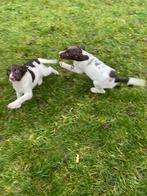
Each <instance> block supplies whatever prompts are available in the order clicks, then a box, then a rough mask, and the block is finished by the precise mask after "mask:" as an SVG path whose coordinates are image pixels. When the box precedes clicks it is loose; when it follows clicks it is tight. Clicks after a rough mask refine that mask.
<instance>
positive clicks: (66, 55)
mask: <svg viewBox="0 0 147 196" xmlns="http://www.w3.org/2000/svg"><path fill="white" fill-rule="evenodd" d="M60 58H61V59H69V60H74V61H86V60H88V59H89V57H88V56H87V55H83V54H82V49H81V48H80V47H78V46H71V47H69V48H67V49H66V50H65V51H64V52H62V53H61V54H60Z"/></svg>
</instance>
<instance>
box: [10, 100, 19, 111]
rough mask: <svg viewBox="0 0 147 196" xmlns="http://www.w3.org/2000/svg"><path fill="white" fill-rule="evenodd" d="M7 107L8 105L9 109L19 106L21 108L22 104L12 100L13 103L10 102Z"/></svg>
mask: <svg viewBox="0 0 147 196" xmlns="http://www.w3.org/2000/svg"><path fill="white" fill-rule="evenodd" d="M7 107H8V108H9V109H17V108H20V107H21V105H20V104H18V103H16V102H15V101H14V102H12V103H9V104H8V105H7Z"/></svg>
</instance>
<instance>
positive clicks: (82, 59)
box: [81, 55, 89, 61]
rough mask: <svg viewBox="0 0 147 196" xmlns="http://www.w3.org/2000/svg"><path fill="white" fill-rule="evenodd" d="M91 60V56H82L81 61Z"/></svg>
mask: <svg viewBox="0 0 147 196" xmlns="http://www.w3.org/2000/svg"><path fill="white" fill-rule="evenodd" d="M88 59H89V56H88V55H82V56H81V61H86V60H88Z"/></svg>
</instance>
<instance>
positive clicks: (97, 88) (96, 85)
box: [90, 81, 105, 94]
mask: <svg viewBox="0 0 147 196" xmlns="http://www.w3.org/2000/svg"><path fill="white" fill-rule="evenodd" d="M93 84H94V87H93V88H91V89H90V90H91V92H92V93H100V94H104V93H105V90H104V89H103V88H102V87H101V86H100V84H99V83H98V82H97V81H93Z"/></svg>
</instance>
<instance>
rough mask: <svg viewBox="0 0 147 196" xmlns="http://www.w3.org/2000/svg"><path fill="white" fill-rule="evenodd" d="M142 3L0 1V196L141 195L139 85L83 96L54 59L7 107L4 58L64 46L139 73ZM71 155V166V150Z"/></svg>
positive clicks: (143, 117) (143, 72)
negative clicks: (30, 90)
mask: <svg viewBox="0 0 147 196" xmlns="http://www.w3.org/2000/svg"><path fill="white" fill-rule="evenodd" d="M145 2H146V1H145V0H123V1H120V0H103V1H100V0H89V1H88V0H64V1H61V0H40V1H39V0H38V1H37V0H28V1H26V0H15V1H14V0H9V1H7V0H1V1H0V73H1V74H0V75H1V76H0V195H1V196H5V195H6V196H9V195H14V196H38V195H40V196H42V195H45V196H91V195H93V196H99V195H104V196H106V195H110V196H111V195H114V196H117V195H118V196H119V195H124V196H126V195H128V196H134V195H135V196H145V195H147V180H146V179H147V156H146V154H147V145H146V144H147V137H146V136H147V135H146V131H147V124H146V121H147V110H146V108H145V107H146V101H147V99H146V95H147V91H146V88H127V87H125V86H122V87H121V88H116V89H113V90H107V93H106V94H104V95H100V94H92V93H91V92H90V88H91V87H92V82H91V81H90V80H89V79H88V78H87V77H86V76H85V75H77V74H72V73H70V72H68V71H66V70H64V69H62V68H60V67H59V66H58V65H55V66H54V67H55V68H56V69H57V70H58V71H59V72H60V76H54V75H51V76H49V77H47V78H45V79H44V83H43V85H42V86H39V87H37V88H35V89H34V96H33V98H32V100H30V101H28V102H26V103H25V104H23V106H22V108H20V109H18V110H8V109H7V107H6V106H7V104H8V103H10V102H11V101H13V100H14V99H15V92H14V90H13V88H12V86H11V85H10V83H9V81H8V79H7V77H6V69H7V67H8V66H9V65H10V64H12V63H24V62H26V61H27V60H29V59H32V58H37V57H43V58H58V52H59V51H60V50H63V49H64V48H65V47H66V46H69V45H74V44H77V45H80V46H85V47H86V50H87V51H89V52H91V53H93V54H94V55H96V56H98V57H99V58H100V59H101V60H102V61H104V62H105V63H107V64H108V65H110V66H112V67H113V68H115V69H117V70H119V72H120V73H121V75H122V76H124V75H127V76H133V77H139V78H144V79H147V67H146V64H147V61H146V59H145V45H146V43H147V37H146V32H147V28H146V23H145V22H146V21H145V18H146V17H147V12H146V10H145ZM77 155H79V163H76V157H77Z"/></svg>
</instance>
